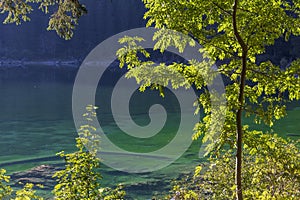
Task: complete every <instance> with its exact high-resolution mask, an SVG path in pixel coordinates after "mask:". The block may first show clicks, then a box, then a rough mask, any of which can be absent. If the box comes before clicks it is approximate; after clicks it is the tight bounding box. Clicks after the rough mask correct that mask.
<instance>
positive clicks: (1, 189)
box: [0, 169, 12, 199]
mask: <svg viewBox="0 0 300 200" xmlns="http://www.w3.org/2000/svg"><path fill="white" fill-rule="evenodd" d="M5 173H6V170H5V169H0V199H3V198H4V197H6V196H9V195H10V194H11V193H12V189H11V187H9V186H8V185H7V183H8V182H9V179H10V177H9V176H7V175H5Z"/></svg>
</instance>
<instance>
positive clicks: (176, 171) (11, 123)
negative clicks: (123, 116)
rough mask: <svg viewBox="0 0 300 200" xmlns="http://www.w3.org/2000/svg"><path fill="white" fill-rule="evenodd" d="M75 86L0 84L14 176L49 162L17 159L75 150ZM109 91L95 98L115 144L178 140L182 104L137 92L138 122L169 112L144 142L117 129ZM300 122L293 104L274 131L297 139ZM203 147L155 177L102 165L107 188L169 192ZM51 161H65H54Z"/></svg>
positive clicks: (1, 132) (0, 129) (2, 155)
mask: <svg viewBox="0 0 300 200" xmlns="http://www.w3.org/2000/svg"><path fill="white" fill-rule="evenodd" d="M72 87H73V84H72V82H63V81H55V80H50V81H49V80H47V81H43V80H42V79H40V80H39V81H28V80H24V79H20V80H16V81H3V82H2V83H1V85H0V94H1V97H0V111H1V113H0V166H4V167H5V168H7V169H8V172H9V173H12V172H14V171H18V170H25V169H29V168H31V167H33V166H36V165H40V164H43V163H46V162H47V158H46V159H44V160H40V161H39V160H32V161H28V162H21V163H19V164H13V163H14V162H15V161H20V160H29V159H34V158H44V157H51V156H54V155H55V153H57V152H59V151H61V150H65V151H66V152H71V151H73V150H74V139H75V138H76V137H77V134H76V130H75V127H74V123H73V118H72V108H71V105H72ZM110 92H111V87H109V86H102V90H101V95H100V94H98V95H97V96H96V104H97V105H99V106H100V111H99V112H98V118H99V121H101V123H102V124H103V130H104V132H105V133H107V135H108V136H109V138H110V139H111V140H112V141H113V142H114V143H115V144H117V145H120V146H121V147H122V148H125V149H128V150H132V151H136V152H143V151H152V150H155V149H157V148H160V147H162V146H164V145H165V144H167V143H168V141H169V140H170V139H171V138H172V137H174V133H176V130H177V128H178V123H179V122H180V117H179V116H178V102H177V101H176V100H174V99H173V96H172V94H169V95H167V97H166V98H165V99H162V98H160V97H159V96H158V94H157V93H156V92H146V93H145V94H140V93H139V92H136V93H134V98H135V99H136V100H135V101H134V102H133V104H132V105H129V106H130V111H131V114H132V117H133V119H134V120H135V122H136V123H137V124H139V125H147V124H148V123H149V117H148V109H149V106H150V105H151V104H155V103H159V104H162V105H164V107H165V108H166V109H167V110H168V113H170V115H168V121H167V122H168V123H166V125H165V127H164V129H163V131H162V132H161V133H160V134H159V135H160V136H158V137H156V138H152V140H150V141H145V140H135V139H132V138H130V137H128V135H126V134H124V133H123V132H122V131H121V130H119V129H118V127H117V126H116V125H115V123H114V121H113V118H112V115H111V113H110V111H109V102H110V99H109V94H110ZM106 93H107V95H106ZM104 97H105V98H104ZM107 97H108V98H107ZM125 106H128V105H125ZM299 121H300V109H299V104H298V103H295V104H294V105H292V106H291V107H290V110H289V115H288V117H287V118H285V119H283V120H280V121H279V122H278V123H277V124H276V125H275V128H274V129H275V130H276V131H277V132H279V133H280V134H281V135H282V136H286V135H287V134H288V135H291V136H292V137H294V138H296V137H295V135H299V133H300V126H299V124H298V123H299ZM298 138H299V137H298ZM199 145H200V143H199V142H194V143H193V145H192V146H191V147H190V148H189V149H188V151H187V152H186V153H185V154H184V156H183V157H181V158H180V159H179V160H177V161H176V162H175V163H173V164H172V165H170V166H168V167H166V168H164V169H161V170H159V171H155V172H152V173H144V174H128V173H125V172H118V171H116V170H114V169H111V168H108V167H105V166H103V169H102V174H103V177H104V179H103V186H105V185H108V186H112V185H114V184H117V183H125V184H134V185H136V187H132V188H133V189H131V190H129V191H128V194H129V195H131V196H135V197H140V198H141V199H145V198H151V193H152V192H153V191H158V192H161V191H163V190H165V189H166V188H165V186H166V184H165V183H164V181H167V182H168V181H170V180H171V179H174V178H177V177H178V176H180V174H181V173H187V172H189V171H190V170H191V169H193V168H194V167H195V166H196V165H197V163H198V162H199V158H198V151H199ZM145 148H146V149H145ZM147 148H148V149H147ZM45 160H46V161H45ZM48 161H49V162H51V163H61V162H62V161H61V160H56V159H54V160H53V159H50V158H49V160H48ZM5 163H11V164H7V165H5Z"/></svg>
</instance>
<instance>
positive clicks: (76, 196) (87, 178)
mask: <svg viewBox="0 0 300 200" xmlns="http://www.w3.org/2000/svg"><path fill="white" fill-rule="evenodd" d="M95 109H97V107H95V106H92V105H88V106H87V107H86V110H87V112H86V113H85V114H83V116H84V117H85V118H86V122H85V124H84V125H82V126H81V127H80V128H79V130H78V134H79V137H78V138H76V147H77V149H78V150H77V151H76V152H73V153H68V154H65V153H64V152H63V151H62V152H60V153H58V155H59V156H61V157H63V158H64V159H65V169H63V170H61V171H58V172H56V173H55V174H54V176H53V177H54V178H56V179H57V182H58V183H57V184H56V185H55V187H54V190H53V193H54V196H55V199H59V200H97V199H99V200H100V199H105V200H111V199H123V197H124V196H125V192H124V191H123V190H122V189H123V188H122V186H118V187H116V188H115V189H111V188H101V187H100V179H101V178H102V177H101V174H100V172H99V167H100V159H99V158H98V157H97V152H98V151H99V144H100V137H99V135H98V134H97V133H96V128H95V127H94V126H92V125H91V123H90V122H91V121H93V120H94V119H95V117H96V112H95ZM86 148H87V149H88V150H86Z"/></svg>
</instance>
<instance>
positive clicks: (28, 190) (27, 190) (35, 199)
mask: <svg viewBox="0 0 300 200" xmlns="http://www.w3.org/2000/svg"><path fill="white" fill-rule="evenodd" d="M33 186H34V185H33V184H32V183H26V184H25V185H24V188H23V189H21V190H18V191H16V197H15V198H14V200H43V199H44V198H43V197H41V196H38V195H36V191H35V190H34V189H33ZM38 187H43V186H41V185H38Z"/></svg>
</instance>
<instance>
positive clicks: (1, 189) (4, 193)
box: [0, 169, 43, 200]
mask: <svg viewBox="0 0 300 200" xmlns="http://www.w3.org/2000/svg"><path fill="white" fill-rule="evenodd" d="M5 172H6V171H5V169H0V199H4V200H5V199H7V200H8V199H10V200H43V198H42V197H41V196H39V195H37V194H36V191H35V190H34V189H33V187H34V185H33V184H32V183H26V184H25V185H24V187H23V188H22V189H20V190H16V191H14V190H13V189H12V188H11V187H10V186H9V185H8V184H9V181H10V177H9V176H7V175H5ZM36 186H37V187H40V188H42V187H43V186H42V185H36Z"/></svg>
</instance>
